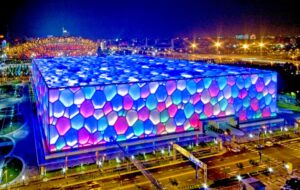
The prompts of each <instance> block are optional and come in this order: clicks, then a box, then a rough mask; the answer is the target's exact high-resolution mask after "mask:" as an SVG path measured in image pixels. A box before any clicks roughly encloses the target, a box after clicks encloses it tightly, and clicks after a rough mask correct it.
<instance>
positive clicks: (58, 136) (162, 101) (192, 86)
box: [32, 64, 277, 152]
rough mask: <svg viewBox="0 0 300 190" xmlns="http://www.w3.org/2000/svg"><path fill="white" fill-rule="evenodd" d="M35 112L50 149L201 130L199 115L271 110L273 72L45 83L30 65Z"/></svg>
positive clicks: (250, 115) (254, 115)
mask: <svg viewBox="0 0 300 190" xmlns="http://www.w3.org/2000/svg"><path fill="white" fill-rule="evenodd" d="M32 68H33V77H32V80H33V86H34V89H35V94H36V99H37V101H36V102H37V110H38V116H39V119H40V121H41V123H42V125H41V126H43V129H44V133H45V137H46V142H47V145H48V149H49V151H50V152H57V151H63V150H68V149H74V148H81V147H89V146H94V145H98V144H105V143H107V142H110V140H111V137H114V138H115V139H117V140H118V141H124V140H129V139H143V138H146V137H151V136H158V135H165V134H172V133H177V132H184V131H193V130H200V131H202V132H203V129H202V127H203V126H202V122H201V120H202V119H209V118H216V117H223V116H231V115H235V116H236V117H238V119H239V120H240V121H246V120H251V119H258V118H266V117H271V116H275V115H276V110H277V107H276V94H277V93H276V92H277V74H276V73H275V72H266V71H264V72H263V73H261V74H237V75H235V76H232V75H228V76H215V77H201V78H193V79H179V80H166V81H152V82H137V83H126V84H124V83H123V84H111V85H95V86H82V87H63V88H47V85H46V83H45V82H44V80H43V77H42V76H41V75H40V72H39V70H38V68H37V67H36V65H35V64H33V67H32Z"/></svg>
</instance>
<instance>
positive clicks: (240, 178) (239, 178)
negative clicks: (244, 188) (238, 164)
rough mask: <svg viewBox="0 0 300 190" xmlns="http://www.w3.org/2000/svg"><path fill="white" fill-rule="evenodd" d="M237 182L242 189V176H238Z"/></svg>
mask: <svg viewBox="0 0 300 190" xmlns="http://www.w3.org/2000/svg"><path fill="white" fill-rule="evenodd" d="M236 178H237V180H238V181H239V186H240V188H241V181H242V176H240V175H238V176H236Z"/></svg>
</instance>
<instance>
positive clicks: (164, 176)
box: [19, 140, 300, 189]
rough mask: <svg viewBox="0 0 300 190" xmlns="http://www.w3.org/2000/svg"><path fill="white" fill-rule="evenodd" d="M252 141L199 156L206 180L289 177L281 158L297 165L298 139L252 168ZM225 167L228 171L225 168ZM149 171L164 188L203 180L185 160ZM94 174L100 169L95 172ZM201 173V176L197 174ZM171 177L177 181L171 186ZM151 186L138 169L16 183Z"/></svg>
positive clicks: (272, 183)
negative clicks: (240, 165)
mask: <svg viewBox="0 0 300 190" xmlns="http://www.w3.org/2000/svg"><path fill="white" fill-rule="evenodd" d="M253 145H254V144H247V147H248V148H249V149H247V150H245V151H243V152H241V153H230V152H227V153H225V154H223V155H221V156H215V157H211V158H205V159H201V160H202V161H204V162H205V163H206V164H207V165H208V179H209V183H212V181H214V180H216V179H222V178H226V177H230V176H236V175H238V174H244V173H249V172H252V171H258V170H263V169H266V168H268V167H272V168H274V173H273V174H272V175H270V176H265V175H258V176H257V178H258V179H260V180H262V181H263V182H264V183H265V184H266V185H268V187H270V188H273V189H279V187H280V186H282V185H283V183H284V182H285V180H286V179H287V178H288V177H289V175H288V174H287V171H286V170H285V168H283V165H282V161H283V160H284V161H285V162H291V163H293V168H300V159H299V158H300V140H297V141H291V142H286V143H282V144H281V145H278V146H274V147H268V148H265V149H263V150H262V155H263V156H262V157H263V160H265V159H266V158H269V159H270V161H269V162H264V163H260V164H259V166H257V167H254V166H252V165H251V164H250V163H249V159H253V160H256V161H259V154H258V151H257V150H255V149H254V148H253ZM237 163H243V166H244V167H243V169H240V168H238V167H237ZM228 168H229V170H228ZM149 172H151V174H152V175H153V176H154V177H155V178H156V179H158V180H159V181H160V182H161V183H162V185H163V186H164V187H166V188H167V189H188V188H190V187H197V186H201V184H202V182H203V179H202V178H201V177H200V179H199V180H196V179H195V170H194V165H193V164H192V163H191V162H189V161H184V160H178V161H175V162H173V164H166V165H162V166H160V167H154V168H152V169H149ZM97 173H98V174H99V173H101V172H97ZM200 176H201V175H200ZM172 179H173V180H174V179H175V181H176V182H177V183H178V185H177V186H175V185H172V183H171V181H172ZM50 188H64V189H74V188H76V189H93V188H95V189H97V188H101V189H151V184H150V183H149V181H148V180H147V179H146V178H145V177H144V176H143V175H142V174H141V172H138V171H131V172H126V173H114V174H111V175H107V176H105V175H102V174H100V175H96V174H95V173H93V174H89V175H87V174H86V175H81V176H75V177H74V178H72V177H68V178H66V179H64V178H59V179H56V180H51V181H46V182H36V183H30V184H28V185H26V186H20V187H19V189H50Z"/></svg>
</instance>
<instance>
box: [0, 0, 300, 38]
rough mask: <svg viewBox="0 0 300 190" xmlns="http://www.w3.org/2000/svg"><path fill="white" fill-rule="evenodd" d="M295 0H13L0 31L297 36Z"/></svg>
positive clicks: (0, 17)
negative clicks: (63, 29)
mask: <svg viewBox="0 0 300 190" xmlns="http://www.w3.org/2000/svg"><path fill="white" fill-rule="evenodd" d="M296 2H297V1H296V0H209V1H203V0H182V1H179V0H119V1H118V0H109V1H102V0H98V1H96V0H73V1H72V0H40V1H36V0H23V1H22V0H19V1H17V0H9V1H6V2H5V4H6V3H9V5H4V3H3V2H2V5H1V11H0V34H6V33H7V31H8V32H9V35H10V36H14V37H15V36H19V37H24V36H27V37H32V36H41V37H42V36H47V35H61V31H62V27H63V26H64V27H65V28H66V29H67V30H68V31H69V32H70V34H71V35H74V36H82V37H88V38H92V39H97V38H132V37H138V38H139V37H142V38H144V37H150V38H170V37H176V36H187V35H188V36H196V35H200V36H216V35H218V34H221V35H225V36H226V35H233V34H237V33H257V34H264V35H265V34H282V35H286V34H296V33H299V32H300V10H299V9H300V8H299V6H297V3H296Z"/></svg>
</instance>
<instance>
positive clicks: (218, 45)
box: [214, 41, 222, 55]
mask: <svg viewBox="0 0 300 190" xmlns="http://www.w3.org/2000/svg"><path fill="white" fill-rule="evenodd" d="M221 45H222V44H221V42H219V41H217V42H215V45H214V46H215V47H216V51H217V54H219V55H220V54H221V52H220V51H219V48H220V47H221Z"/></svg>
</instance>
